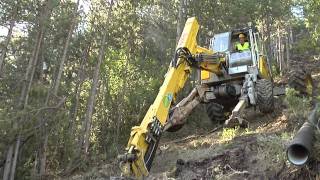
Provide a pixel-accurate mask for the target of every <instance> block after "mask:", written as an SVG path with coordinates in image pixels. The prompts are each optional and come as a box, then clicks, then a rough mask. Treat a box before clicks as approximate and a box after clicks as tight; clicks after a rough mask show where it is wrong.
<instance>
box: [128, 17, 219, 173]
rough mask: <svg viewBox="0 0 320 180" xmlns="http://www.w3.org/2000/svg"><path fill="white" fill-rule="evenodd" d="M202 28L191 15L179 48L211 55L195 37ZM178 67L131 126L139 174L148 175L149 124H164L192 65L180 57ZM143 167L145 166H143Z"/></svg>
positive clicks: (134, 166)
mask: <svg viewBox="0 0 320 180" xmlns="http://www.w3.org/2000/svg"><path fill="white" fill-rule="evenodd" d="M198 30H199V24H198V22H197V20H196V19H195V18H189V19H188V20H187V22H186V25H185V27H184V30H183V32H182V35H181V38H180V40H179V43H178V46H177V48H180V47H186V48H188V49H189V51H190V52H191V53H192V54H195V53H201V52H206V53H210V54H212V53H213V52H212V51H211V50H209V49H205V48H202V47H199V46H197V44H196V37H197V33H198ZM179 63H181V64H180V65H179V66H178V67H177V68H175V67H171V66H170V68H169V70H168V72H167V73H166V75H165V80H164V82H163V84H162V86H161V88H160V91H159V94H158V95H157V97H156V99H155V101H154V103H153V104H152V105H151V106H150V107H149V109H148V111H147V114H146V115H145V117H144V118H143V120H142V122H141V124H140V125H139V126H135V127H133V128H132V131H131V134H130V139H129V142H128V145H127V150H130V148H131V147H133V148H131V150H132V151H133V150H134V151H137V152H138V154H137V156H138V159H137V160H136V161H135V162H134V163H133V164H132V165H131V168H132V171H133V174H134V175H135V176H137V177H141V176H146V175H148V174H149V172H148V170H147V168H146V167H145V165H144V159H143V158H144V155H145V152H146V151H147V148H148V144H147V143H146V141H145V136H146V133H147V131H148V129H147V128H148V125H149V123H150V122H151V121H153V120H154V118H156V119H158V120H159V121H160V122H161V124H162V125H164V124H165V123H166V120H167V117H168V112H169V108H170V106H171V103H172V102H173V101H174V100H175V99H176V95H177V93H178V92H179V91H180V90H181V89H182V88H183V87H184V84H185V82H186V80H187V78H188V75H189V74H190V71H191V67H190V66H189V65H188V64H187V63H186V62H185V61H184V60H183V59H179V60H178V64H179ZM142 167H143V168H142Z"/></svg>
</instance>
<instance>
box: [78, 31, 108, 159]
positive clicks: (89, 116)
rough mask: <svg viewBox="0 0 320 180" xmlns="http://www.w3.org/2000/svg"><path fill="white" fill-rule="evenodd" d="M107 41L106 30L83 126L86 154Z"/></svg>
mask: <svg viewBox="0 0 320 180" xmlns="http://www.w3.org/2000/svg"><path fill="white" fill-rule="evenodd" d="M105 41H106V32H103V37H102V41H101V47H100V50H99V57H98V62H97V64H96V67H95V70H94V75H93V80H92V86H91V90H90V95H89V99H88V104H87V111H86V115H85V120H84V127H83V132H84V134H83V141H82V142H81V143H82V151H83V153H84V154H85V155H86V154H88V149H89V139H90V133H91V122H92V114H93V107H94V103H95V96H96V92H97V86H98V82H99V73H100V66H101V63H102V60H103V58H104V53H105Z"/></svg>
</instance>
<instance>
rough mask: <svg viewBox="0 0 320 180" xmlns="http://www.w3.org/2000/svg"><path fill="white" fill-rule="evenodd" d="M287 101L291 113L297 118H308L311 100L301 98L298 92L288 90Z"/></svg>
mask: <svg viewBox="0 0 320 180" xmlns="http://www.w3.org/2000/svg"><path fill="white" fill-rule="evenodd" d="M285 101H286V102H287V104H288V107H289V112H290V113H292V114H293V115H294V116H295V117H296V118H306V117H307V116H308V113H309V108H310V104H311V98H307V97H301V96H300V95H299V92H298V91H296V90H294V89H292V88H287V89H286V97H285Z"/></svg>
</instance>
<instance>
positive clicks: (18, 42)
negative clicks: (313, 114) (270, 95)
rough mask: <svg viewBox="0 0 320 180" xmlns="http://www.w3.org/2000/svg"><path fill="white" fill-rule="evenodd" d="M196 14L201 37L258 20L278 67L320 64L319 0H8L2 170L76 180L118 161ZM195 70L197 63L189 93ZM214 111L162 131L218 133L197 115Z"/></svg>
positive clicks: (0, 9)
mask: <svg viewBox="0 0 320 180" xmlns="http://www.w3.org/2000/svg"><path fill="white" fill-rule="evenodd" d="M189 17H196V19H197V20H198V22H199V24H200V30H199V33H198V36H197V42H198V44H199V45H201V46H203V47H208V46H209V42H210V38H212V37H213V35H214V34H217V33H221V32H227V31H230V30H232V29H236V28H242V27H246V26H247V25H248V23H252V24H253V25H254V26H255V27H256V28H257V30H258V31H259V33H260V36H261V39H262V43H263V46H264V47H265V48H264V49H263V50H264V51H265V52H266V54H267V57H268V58H269V60H270V62H271V67H272V74H273V75H274V77H278V78H281V77H282V75H285V74H286V73H287V72H288V71H290V70H291V68H292V64H293V63H294V61H300V62H303V63H305V64H307V65H309V66H312V67H311V68H313V69H317V68H319V66H318V65H320V63H317V62H320V0H283V1H277V0H237V1H232V0H223V1H222V0H1V1H0V174H1V177H2V178H3V179H4V180H9V179H10V180H13V179H61V178H62V179H64V178H65V179H72V178H73V177H74V176H75V175H79V174H86V173H87V172H88V171H89V169H92V168H93V169H94V168H95V167H100V166H103V165H105V164H114V163H115V161H116V160H115V159H116V157H117V155H118V154H121V153H123V152H124V150H125V148H126V145H127V142H128V138H129V137H130V131H131V128H132V127H133V126H135V125H138V124H139V123H140V122H141V121H142V119H143V118H144V116H145V114H146V113H147V110H148V108H149V106H150V105H151V104H152V103H153V102H154V100H155V98H156V96H157V94H158V92H159V88H160V86H161V85H162V83H163V82H164V75H165V74H166V72H167V70H168V67H169V65H170V62H171V60H172V59H173V58H174V55H175V50H176V46H177V43H178V40H179V38H180V35H181V33H182V30H183V28H184V25H185V22H186V20H187V18H189ZM318 71H320V69H318ZM196 80H197V78H196V73H192V74H191V75H190V78H189V81H188V82H187V83H186V86H185V87H184V89H183V91H182V92H181V94H180V95H179V96H181V97H184V96H187V95H188V94H189V92H190V91H191V90H192V89H193V88H194V87H195V84H196ZM304 100H305V99H303V100H301V103H302V101H303V103H305V102H304ZM301 103H300V102H298V104H300V105H301ZM287 107H288V108H287V109H289V110H288V112H289V113H290V107H291V106H290V103H289V105H287ZM297 107H301V106H297ZM292 108H293V109H294V107H292ZM308 110H310V109H308ZM308 110H305V112H303V113H304V114H303V115H304V117H305V116H306V115H305V114H307V111H308ZM281 113H282V112H281ZM296 114H297V113H296V111H294V112H293V115H292V116H294V115H296ZM298 114H299V113H298ZM207 118H208V117H207V115H206V113H203V107H199V108H197V109H196V110H195V111H194V112H193V113H192V115H191V116H190V117H189V118H188V120H187V125H186V127H184V129H183V130H182V131H183V132H181V133H180V134H179V133H176V134H173V135H165V140H164V142H167V141H168V142H169V141H172V140H174V139H176V138H183V137H185V136H186V135H192V134H196V133H198V132H202V133H204V132H209V131H210V130H211V129H214V128H215V125H213V124H212V123H210V122H209V123H207V124H203V122H204V121H202V120H199V119H207ZM275 119H276V118H275ZM300 125H301V124H300ZM298 128H299V127H298V126H297V127H295V128H293V129H294V130H293V131H292V135H291V136H290V137H291V138H292V136H293V134H294V132H295V131H297V130H298ZM228 132H229V131H227V130H223V132H222V134H223V133H228ZM319 152H320V151H319ZM168 153H170V152H168ZM174 163H175V161H174ZM114 166H116V165H114ZM163 166H164V165H163ZM98 169H99V168H98ZM156 169H157V168H156ZM158 169H161V168H158ZM231 169H232V168H231ZM106 171H111V170H106ZM155 171H156V170H155ZM105 173H106V174H107V175H106V176H107V177H108V176H109V175H110V174H108V173H110V172H105ZM288 173H289V171H288ZM92 174H95V175H92V176H93V177H96V176H97V175H96V174H99V173H98V172H96V173H95V172H94V173H92ZM312 175H314V174H312ZM79 176H80V179H81V178H83V179H90V178H91V177H90V176H91V175H83V177H81V175H79ZM312 177H314V176H312ZM317 177H318V178H319V177H320V174H318V175H317ZM93 179H94V178H93ZM182 179H184V178H182ZM195 179H197V178H195ZM218 179H219V178H218ZM227 179H228V178H227ZM231 179H232V178H231ZM253 179H255V178H253ZM310 179H312V178H310Z"/></svg>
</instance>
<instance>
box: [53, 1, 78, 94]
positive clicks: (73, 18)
mask: <svg viewBox="0 0 320 180" xmlns="http://www.w3.org/2000/svg"><path fill="white" fill-rule="evenodd" d="M78 6H79V0H78V1H77V4H76V8H75V11H74V13H73V17H72V19H71V25H70V29H69V32H68V36H67V39H66V43H65V44H64V47H63V54H62V58H61V61H60V65H59V70H58V75H57V78H56V81H55V85H54V88H53V94H54V95H55V96H56V95H57V94H58V89H59V86H60V81H61V76H62V72H63V67H64V62H65V61H66V59H67V52H68V49H69V45H70V39H71V36H72V32H73V30H74V27H75V24H76V19H77V16H76V14H77V11H78Z"/></svg>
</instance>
